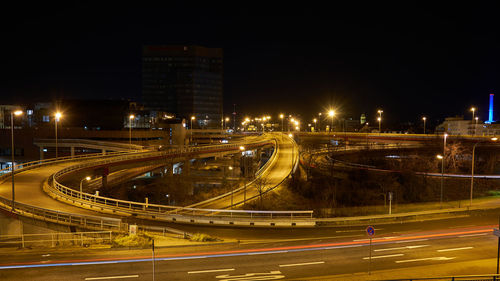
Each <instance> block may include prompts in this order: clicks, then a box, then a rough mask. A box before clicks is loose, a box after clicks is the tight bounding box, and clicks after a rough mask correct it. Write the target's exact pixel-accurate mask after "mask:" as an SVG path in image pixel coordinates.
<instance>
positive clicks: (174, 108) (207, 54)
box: [142, 46, 223, 128]
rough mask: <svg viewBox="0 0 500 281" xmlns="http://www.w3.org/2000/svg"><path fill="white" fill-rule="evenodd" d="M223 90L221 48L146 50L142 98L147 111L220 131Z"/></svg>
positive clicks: (175, 47) (144, 53) (169, 47)
mask: <svg viewBox="0 0 500 281" xmlns="http://www.w3.org/2000/svg"><path fill="white" fill-rule="evenodd" d="M222 86H223V65H222V49H220V48H205V47H200V46H144V47H143V58H142V97H143V103H144V106H145V107H146V109H149V110H156V111H166V112H170V113H174V114H176V115H177V117H181V118H186V120H189V119H190V118H191V116H195V117H196V119H195V120H196V124H197V126H196V125H195V124H193V126H195V127H199V126H201V127H212V128H220V124H221V120H222V97H223V88H222ZM188 124H189V123H188Z"/></svg>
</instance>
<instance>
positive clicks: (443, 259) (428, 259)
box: [395, 257, 456, 263]
mask: <svg viewBox="0 0 500 281" xmlns="http://www.w3.org/2000/svg"><path fill="white" fill-rule="evenodd" d="M454 258H456V257H451V258H447V257H433V258H423V259H414V260H401V261H395V263H405V262H417V261H431V260H432V261H447V260H452V259H454Z"/></svg>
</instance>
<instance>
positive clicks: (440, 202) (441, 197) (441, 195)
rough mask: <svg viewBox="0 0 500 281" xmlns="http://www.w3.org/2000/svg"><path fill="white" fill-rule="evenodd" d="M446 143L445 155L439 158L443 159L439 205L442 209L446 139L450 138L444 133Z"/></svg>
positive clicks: (444, 145)
mask: <svg viewBox="0 0 500 281" xmlns="http://www.w3.org/2000/svg"><path fill="white" fill-rule="evenodd" d="M443 137H444V141H443V155H438V156H437V158H438V159H441V192H440V197H439V198H440V199H439V205H440V207H441V208H443V178H444V158H445V155H446V154H445V149H446V137H448V134H447V133H444V135H443Z"/></svg>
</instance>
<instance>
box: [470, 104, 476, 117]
mask: <svg viewBox="0 0 500 281" xmlns="http://www.w3.org/2000/svg"><path fill="white" fill-rule="evenodd" d="M470 111H472V120H474V113H476V108H475V107H471V108H470Z"/></svg>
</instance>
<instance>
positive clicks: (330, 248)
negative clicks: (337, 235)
mask: <svg viewBox="0 0 500 281" xmlns="http://www.w3.org/2000/svg"><path fill="white" fill-rule="evenodd" d="M362 246H363V245H347V246H333V247H327V248H324V250H332V249H342V248H355V247H362Z"/></svg>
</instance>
